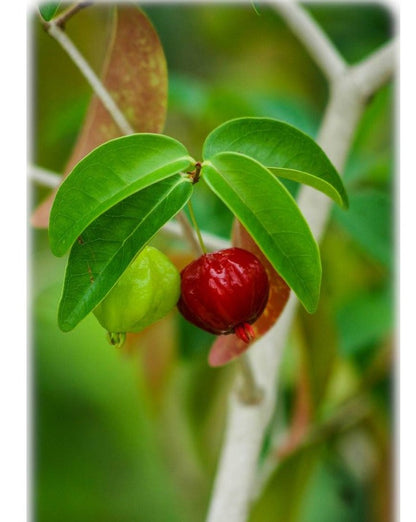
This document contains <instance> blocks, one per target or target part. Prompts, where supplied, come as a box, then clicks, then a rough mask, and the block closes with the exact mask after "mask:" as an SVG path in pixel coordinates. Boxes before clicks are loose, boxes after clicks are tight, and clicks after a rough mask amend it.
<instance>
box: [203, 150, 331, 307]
mask: <svg viewBox="0 0 416 522" xmlns="http://www.w3.org/2000/svg"><path fill="white" fill-rule="evenodd" d="M202 172H203V178H204V179H205V181H206V182H207V184H208V185H209V187H210V188H211V189H212V190H213V191H214V192H215V193H216V194H217V196H218V197H219V198H220V199H222V201H223V202H224V203H225V204H226V205H227V206H228V208H229V209H230V210H231V211H232V212H233V213H234V214H235V215H236V217H237V218H238V219H239V220H240V221H241V223H242V224H243V225H244V226H245V228H246V229H247V230H248V231H249V233H250V234H251V235H252V237H253V239H254V240H255V242H256V243H257V244H258V246H259V247H260V249H261V250H262V252H263V253H264V255H265V256H266V257H267V258H268V260H269V261H270V263H271V264H272V265H273V267H274V268H275V269H276V271H277V272H278V273H279V274H280V275H281V277H282V278H283V279H284V280H285V281H286V283H287V284H288V285H289V286H290V287H291V288H292V289H293V291H294V292H295V293H296V295H297V296H298V298H299V299H300V301H301V302H302V304H303V305H304V306H305V308H306V310H307V311H308V312H313V311H314V310H315V309H316V306H317V303H318V299H319V291H320V284H321V260H320V255H319V249H318V245H317V244H316V242H315V239H314V238H313V236H312V233H311V231H310V229H309V227H308V224H307V223H306V221H305V219H304V217H303V216H302V214H301V212H300V210H299V208H298V206H297V205H296V202H295V200H294V199H293V198H292V196H291V195H290V194H289V192H288V191H287V190H286V189H285V188H284V186H283V185H282V184H281V183H280V181H279V180H278V179H276V178H275V177H274V176H273V175H272V174H271V173H270V172H269V171H268V170H267V169H266V168H265V167H263V166H262V165H260V163H258V162H257V161H255V160H253V159H251V158H249V157H247V156H244V155H242V154H237V153H233V152H223V153H220V154H217V155H216V156H214V157H212V158H211V160H210V161H209V162H206V163H204V164H203V171H202Z"/></svg>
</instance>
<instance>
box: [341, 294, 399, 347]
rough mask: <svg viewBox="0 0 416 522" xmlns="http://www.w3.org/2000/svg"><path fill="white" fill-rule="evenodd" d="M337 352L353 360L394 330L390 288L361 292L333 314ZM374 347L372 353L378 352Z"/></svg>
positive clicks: (392, 302)
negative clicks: (337, 345)
mask: <svg viewBox="0 0 416 522" xmlns="http://www.w3.org/2000/svg"><path fill="white" fill-rule="evenodd" d="M336 319H337V325H338V330H339V334H340V341H341V342H340V351H341V353H342V355H343V356H345V357H354V356H356V355H359V354H360V353H362V352H365V351H367V350H368V349H369V348H371V347H372V345H373V344H375V343H379V342H380V341H381V340H382V339H384V338H385V337H386V336H387V335H388V334H390V333H391V332H392V330H393V327H394V296H393V292H392V290H391V288H390V287H386V288H382V289H380V290H372V291H371V292H365V293H363V292H361V293H359V294H358V295H357V296H354V297H353V298H351V299H350V300H349V301H347V302H346V303H344V304H343V305H342V307H340V309H339V310H338V311H337V316H336ZM378 348H379V346H378V345H377V346H374V347H373V349H378Z"/></svg>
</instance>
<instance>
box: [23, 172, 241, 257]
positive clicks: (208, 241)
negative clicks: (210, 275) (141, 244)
mask: <svg viewBox="0 0 416 522" xmlns="http://www.w3.org/2000/svg"><path fill="white" fill-rule="evenodd" d="M28 178H29V180H30V181H32V182H34V183H39V184H40V185H43V186H45V187H49V188H56V187H58V186H59V185H60V183H61V182H62V176H61V175H60V174H57V173H56V172H52V171H51V170H47V169H44V168H42V167H38V166H35V165H29V167H28ZM182 215H183V213H179V214H177V216H176V221H169V222H168V223H166V224H165V225H164V226H163V228H162V232H164V233H165V234H168V235H169V236H172V237H174V238H177V239H184V227H187V228H188V227H189V226H190V225H189V221H188V219H187V218H186V215H185V219H186V221H187V224H184V223H182V225H181V224H179V221H180V220H181V216H182ZM191 232H192V236H193V238H192V239H191V236H190V235H189V237H187V238H186V240H187V241H188V243H190V242H191V241H192V242H195V250H193V251H194V253H195V255H200V254H199V252H200V250H199V243H198V241H197V239H196V237H195V234H194V233H193V229H191ZM201 234H202V239H203V241H204V244H205V246H206V247H207V249H208V250H210V251H215V250H223V249H224V248H230V246H231V244H230V242H229V241H227V240H226V239H223V238H222V237H219V236H216V235H215V234H211V233H210V232H205V231H203V230H201Z"/></svg>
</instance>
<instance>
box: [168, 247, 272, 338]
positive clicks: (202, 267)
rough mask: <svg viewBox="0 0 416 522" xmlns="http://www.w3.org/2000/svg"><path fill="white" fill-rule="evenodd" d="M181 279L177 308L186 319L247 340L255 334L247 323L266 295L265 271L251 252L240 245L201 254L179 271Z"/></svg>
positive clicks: (253, 316) (211, 329)
mask: <svg viewBox="0 0 416 522" xmlns="http://www.w3.org/2000/svg"><path fill="white" fill-rule="evenodd" d="M181 280H182V281H181V297H180V299H179V302H178V308H179V311H180V312H181V314H182V315H183V316H184V317H185V319H187V320H188V321H190V322H191V323H193V324H194V325H195V326H198V327H199V328H202V329H203V330H206V331H207V332H211V333H213V334H216V335H219V334H230V333H235V334H236V335H237V336H238V337H239V338H240V339H242V340H243V341H244V342H246V343H248V342H249V341H250V340H251V339H252V338H253V337H254V332H253V329H252V328H251V326H250V325H251V324H252V323H254V321H256V319H257V318H258V317H259V316H260V315H261V313H262V312H263V310H264V308H265V306H266V304H267V300H268V297H269V280H268V277H267V273H266V270H265V269H264V267H263V265H262V264H261V262H260V261H259V260H258V258H257V257H256V256H255V255H254V254H252V253H251V252H248V251H247V250H243V249H242V248H227V249H226V250H220V251H218V252H214V253H212V254H204V255H203V256H201V257H200V258H198V259H196V260H195V261H193V262H192V263H190V264H189V265H188V266H187V267H185V268H184V269H183V270H182V273H181Z"/></svg>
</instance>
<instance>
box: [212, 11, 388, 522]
mask: <svg viewBox="0 0 416 522" xmlns="http://www.w3.org/2000/svg"><path fill="white" fill-rule="evenodd" d="M276 9H277V10H278V11H279V12H280V13H281V15H282V16H283V17H284V18H285V19H286V20H287V21H288V23H289V25H291V27H292V29H293V30H294V32H295V33H296V34H297V36H299V37H300V39H301V40H302V41H303V42H304V43H305V44H306V45H307V46H308V50H309V49H311V54H312V57H313V58H315V59H316V61H317V63H318V65H320V66H321V67H322V69H323V71H324V73H325V74H326V76H327V77H328V79H330V81H331V83H330V99H329V102H328V106H327V108H326V111H325V114H324V118H323V121H322V124H321V129H320V133H319V137H318V142H319V144H320V145H321V147H322V148H323V150H324V151H325V152H326V153H327V155H328V157H329V158H330V159H331V161H332V162H333V164H334V165H335V167H336V168H337V169H338V170H339V172H342V171H343V168H344V165H345V161H346V159H347V156H348V152H349V149H350V146H351V143H352V140H353V137H354V132H355V129H356V127H357V124H358V122H359V120H360V116H361V114H362V112H363V109H364V107H365V101H366V99H367V97H368V96H370V95H371V94H372V93H373V92H374V91H375V90H376V89H377V88H378V87H379V86H380V85H381V84H382V83H383V82H384V81H386V80H387V79H388V77H389V76H390V75H391V73H392V71H393V68H394V60H393V58H394V54H395V51H394V46H393V45H389V46H386V47H385V48H384V49H382V50H381V51H379V52H376V53H374V55H372V56H370V57H369V58H368V59H367V60H365V61H364V62H362V63H360V64H359V65H358V66H355V67H348V68H347V67H345V64H344V62H343V60H342V59H340V58H339V56H338V54H337V53H336V52H335V51H334V52H331V51H330V50H329V48H328V40H327V39H326V37H324V36H323V35H322V33H321V35H320V36H318V33H320V32H321V31H320V29H319V28H318V27H317V26H316V24H315V22H313V21H312V20H311V19H310V18H309V17H308V16H307V14H306V13H305V12H303V11H302V10H301V8H300V7H299V6H297V5H295V4H292V5H290V6H289V4H279V5H276ZM332 67H333V68H334V70H333V71H332V72H331V69H332ZM298 203H299V207H300V209H301V211H302V213H303V214H304V216H305V218H306V220H307V221H308V223H309V226H310V228H311V231H312V233H313V235H314V236H315V237H316V239H317V240H318V241H319V239H320V238H321V237H322V234H323V233H324V231H325V227H326V223H327V220H328V216H329V211H330V208H331V201H330V200H329V198H327V197H326V196H324V195H323V194H321V193H320V192H318V191H315V190H313V189H311V188H310V187H306V186H304V187H302V189H301V191H300V194H299V198H298ZM296 307H297V299H296V297H295V296H294V294H293V293H292V295H291V297H290V299H289V301H288V304H287V305H286V308H285V310H284V312H283V314H282V315H281V317H280V318H279V320H278V322H277V323H276V324H275V325H274V326H273V328H272V329H271V330H270V331H269V332H268V333H267V334H266V335H265V336H264V337H263V338H261V339H260V340H259V341H258V342H257V343H256V344H255V345H254V346H253V348H251V350H250V352H249V356H250V358H251V361H252V364H253V368H254V373H255V376H256V380H257V382H258V383H259V385H260V387H262V388H263V392H264V400H263V401H262V402H261V403H260V404H258V405H254V406H246V405H244V404H242V403H241V402H239V401H238V398H237V395H236V394H235V393H233V394H232V395H231V397H230V402H229V414H228V418H227V425H226V431H225V437H224V443H223V447H222V452H221V456H220V460H219V464H218V469H217V475H216V479H215V483H214V488H213V493H212V497H211V504H210V506H209V512H208V516H207V521H208V522H244V521H245V520H246V519H247V516H248V513H249V509H250V503H251V499H252V498H253V494H254V493H255V491H254V488H255V482H256V475H257V471H258V457H259V454H260V450H261V445H262V443H263V436H264V433H265V429H266V427H267V425H268V423H269V422H270V419H271V416H272V413H273V411H274V408H275V400H276V393H277V383H278V370H279V365H280V360H281V355H282V352H283V349H284V346H285V343H286V339H287V336H288V333H289V331H290V327H291V324H292V321H293V318H294V314H295V311H296Z"/></svg>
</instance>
